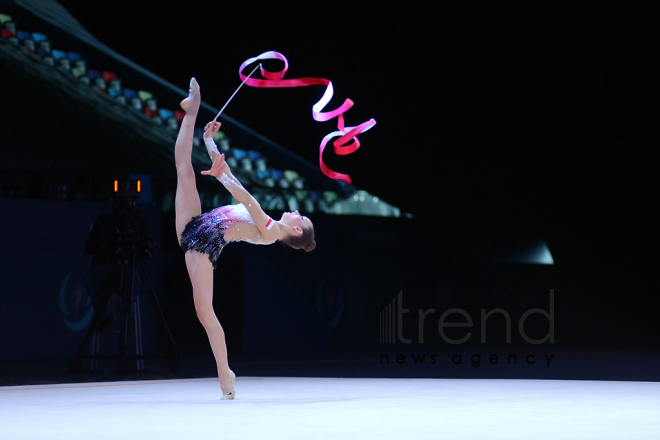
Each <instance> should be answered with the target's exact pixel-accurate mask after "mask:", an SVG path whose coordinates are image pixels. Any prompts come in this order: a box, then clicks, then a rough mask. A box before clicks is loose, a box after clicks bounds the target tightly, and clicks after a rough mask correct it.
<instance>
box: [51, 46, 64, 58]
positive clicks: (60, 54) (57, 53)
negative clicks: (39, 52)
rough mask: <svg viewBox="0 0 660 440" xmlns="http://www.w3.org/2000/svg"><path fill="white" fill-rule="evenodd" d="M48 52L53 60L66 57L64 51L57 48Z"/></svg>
mask: <svg viewBox="0 0 660 440" xmlns="http://www.w3.org/2000/svg"><path fill="white" fill-rule="evenodd" d="M50 54H51V55H52V56H53V58H55V61H58V60H59V59H60V58H64V57H66V52H64V51H61V50H57V49H55V50H54V51H52V52H51V53H50Z"/></svg>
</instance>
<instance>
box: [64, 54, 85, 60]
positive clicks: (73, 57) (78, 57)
mask: <svg viewBox="0 0 660 440" xmlns="http://www.w3.org/2000/svg"><path fill="white" fill-rule="evenodd" d="M67 56H68V57H69V59H70V60H71V61H76V60H80V59H82V55H80V54H79V53H78V52H69V53H68V54H67Z"/></svg>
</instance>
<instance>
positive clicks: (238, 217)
mask: <svg viewBox="0 0 660 440" xmlns="http://www.w3.org/2000/svg"><path fill="white" fill-rule="evenodd" d="M200 102H201V95H200V90H199V84H197V81H196V80H195V78H192V79H191V80H190V90H189V93H188V97H187V98H185V99H184V100H183V101H181V108H183V110H184V111H185V112H186V114H185V116H184V118H183V121H182V122H181V128H180V129H179V134H178V136H177V139H176V145H175V147H174V160H175V163H176V173H177V187H176V199H175V211H176V233H177V236H178V237H179V244H180V245H181V249H182V250H183V251H184V252H185V260H186V267H187V269H188V275H189V276H190V281H191V282H192V287H193V299H194V302H195V310H196V311H197V316H198V318H199V320H200V322H201V323H202V325H203V326H204V329H205V330H206V334H207V335H208V338H209V342H210V343H211V349H212V350H213V355H214V357H215V361H216V364H217V367H218V377H219V379H220V388H221V389H222V393H223V394H222V399H233V398H234V396H235V395H236V391H235V390H234V381H235V380H236V375H235V374H234V372H233V371H232V370H230V369H229V363H228V362H227V345H226V343H225V333H224V331H223V329H222V326H221V325H220V322H219V321H218V318H217V317H216V315H215V312H214V311H213V269H214V268H215V267H216V266H217V261H218V257H219V256H220V252H221V251H222V249H223V248H224V246H225V245H226V244H227V243H229V242H232V241H247V242H249V243H253V244H272V243H275V242H276V241H278V240H279V241H282V242H284V243H286V244H287V245H289V246H291V247H293V248H295V249H304V250H305V251H307V252H309V251H311V250H312V249H314V247H315V246H316V242H315V241H314V226H313V225H312V222H311V221H310V220H309V219H308V218H307V217H304V216H301V215H300V214H299V213H298V211H294V212H286V213H284V214H283V215H282V218H281V219H280V220H273V219H271V218H270V217H268V216H267V215H266V213H264V211H263V210H262V209H261V207H260V206H259V203H258V202H257V201H256V200H255V198H254V197H252V195H250V193H249V192H247V190H246V189H245V188H243V185H241V183H240V182H239V181H238V179H236V178H235V177H234V176H233V175H232V173H231V170H230V169H229V166H228V165H227V163H226V162H225V160H224V154H220V153H219V152H218V149H217V147H216V145H215V143H214V142H213V135H214V134H215V133H217V132H218V129H219V128H220V123H219V122H213V121H212V122H209V123H208V124H206V127H205V129H204V143H205V144H206V148H207V151H208V153H209V156H211V160H212V161H213V165H212V166H211V169H210V170H208V171H202V174H204V175H208V176H213V177H215V178H217V179H218V180H219V181H220V182H221V183H222V184H223V185H224V187H225V188H226V189H227V190H228V191H229V192H230V193H231V195H232V196H233V197H234V199H235V200H236V201H237V202H238V204H237V205H229V206H221V207H219V208H216V209H214V210H212V211H210V212H207V213H204V214H202V210H201V203H200V200H199V194H198V193H197V187H196V185H195V172H194V170H193V167H192V162H191V155H192V148H193V130H194V127H195V119H196V117H197V112H198V110H199V105H200Z"/></svg>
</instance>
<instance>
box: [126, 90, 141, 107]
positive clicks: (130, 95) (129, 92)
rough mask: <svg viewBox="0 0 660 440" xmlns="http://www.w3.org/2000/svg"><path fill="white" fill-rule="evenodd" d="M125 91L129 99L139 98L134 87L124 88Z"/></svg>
mask: <svg viewBox="0 0 660 440" xmlns="http://www.w3.org/2000/svg"><path fill="white" fill-rule="evenodd" d="M123 93H124V96H125V97H126V99H128V100H129V101H130V100H131V99H133V98H137V92H136V91H135V90H133V89H124V92H123ZM138 99H139V98H138ZM140 108H142V105H140Z"/></svg>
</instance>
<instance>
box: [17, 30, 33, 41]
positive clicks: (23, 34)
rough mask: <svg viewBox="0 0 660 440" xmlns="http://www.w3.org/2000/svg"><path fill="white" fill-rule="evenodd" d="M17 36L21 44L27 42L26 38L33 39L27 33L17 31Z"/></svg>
mask: <svg viewBox="0 0 660 440" xmlns="http://www.w3.org/2000/svg"><path fill="white" fill-rule="evenodd" d="M16 36H17V37H18V39H19V40H20V41H21V42H23V40H25V39H26V38H30V37H31V35H30V33H29V32H25V31H16Z"/></svg>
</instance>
